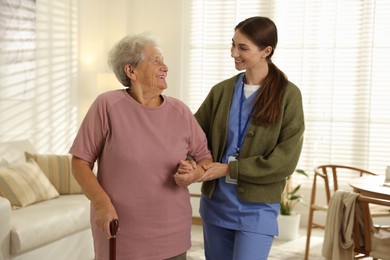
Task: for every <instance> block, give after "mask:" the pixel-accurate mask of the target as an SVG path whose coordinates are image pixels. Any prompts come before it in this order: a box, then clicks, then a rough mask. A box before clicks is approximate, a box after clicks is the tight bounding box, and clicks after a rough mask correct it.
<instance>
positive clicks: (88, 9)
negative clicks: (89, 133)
mask: <svg viewBox="0 0 390 260" xmlns="http://www.w3.org/2000/svg"><path fill="white" fill-rule="evenodd" d="M182 9H183V1H180V0H165V1H161V0H82V1H80V34H79V41H80V49H79V56H80V79H79V85H80V89H79V95H78V99H79V119H80V120H82V118H83V117H84V115H85V113H86V111H87V109H88V108H89V106H90V104H91V102H92V101H93V100H94V99H95V97H96V95H97V94H98V93H100V92H102V91H103V90H104V89H98V87H97V85H98V84H97V83H98V82H97V76H98V74H99V73H107V72H110V71H109V68H108V66H107V52H108V51H109V50H110V48H111V47H112V46H113V44H114V43H116V42H117V41H119V40H120V39H121V38H122V37H124V36H125V35H126V34H132V33H141V32H145V31H147V32H151V33H154V34H156V35H157V36H158V37H159V38H160V39H161V47H162V49H163V55H164V59H165V62H166V63H167V65H168V68H169V72H168V79H167V81H168V89H167V90H166V91H165V92H164V94H166V95H170V96H175V97H178V98H180V95H181V93H180V86H181V82H180V80H181V78H180V74H181V73H182V69H183V68H182V66H180V62H181V59H182V43H181V39H182V26H181V22H180V21H181V16H182V15H184V14H185V12H183V10H182ZM115 84H117V85H115V86H107V89H109V88H112V87H116V86H117V87H119V88H120V87H121V85H120V84H119V82H118V83H117V82H115Z"/></svg>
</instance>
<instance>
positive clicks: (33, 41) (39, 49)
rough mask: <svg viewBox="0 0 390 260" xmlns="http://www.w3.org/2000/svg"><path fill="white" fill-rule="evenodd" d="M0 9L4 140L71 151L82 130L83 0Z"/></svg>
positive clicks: (0, 2) (19, 1)
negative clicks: (78, 95)
mask: <svg viewBox="0 0 390 260" xmlns="http://www.w3.org/2000/svg"><path fill="white" fill-rule="evenodd" d="M0 7H1V8H0V48H1V52H0V58H1V59H0V100H1V105H0V136H1V137H2V138H9V139H29V140H30V141H31V142H32V143H34V147H36V149H40V148H41V147H44V148H45V149H50V151H51V152H61V153H64V152H68V151H67V147H69V146H70V144H71V142H72V139H73V136H74V133H75V131H76V130H77V119H76V117H77V113H76V112H77V111H76V107H75V106H74V100H72V98H74V96H73V95H72V91H73V90H75V89H76V86H77V85H76V84H77V76H78V75H77V74H78V52H77V51H78V38H77V37H78V36H77V35H78V0H64V1H50V0H0ZM7 136H8V137H7ZM64 149H66V150H64Z"/></svg>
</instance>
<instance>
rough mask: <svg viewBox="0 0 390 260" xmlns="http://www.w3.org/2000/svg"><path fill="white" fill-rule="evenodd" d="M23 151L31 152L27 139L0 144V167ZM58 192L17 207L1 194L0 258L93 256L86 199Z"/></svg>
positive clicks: (77, 259) (76, 259) (73, 259)
mask: <svg viewBox="0 0 390 260" xmlns="http://www.w3.org/2000/svg"><path fill="white" fill-rule="evenodd" d="M25 151H28V152H31V153H33V149H32V146H31V144H30V143H29V142H26V141H19V142H10V143H0V164H3V165H0V167H3V169H4V167H7V166H5V165H4V164H6V163H7V165H8V166H9V165H13V164H17V163H20V161H22V160H23V159H25V158H24V152H25ZM16 157H18V158H17V159H16V160H15V158H16ZM0 177H1V176H0ZM48 179H49V180H50V178H48ZM50 181H51V180H50ZM51 182H52V181H51ZM68 184H69V183H68ZM0 185H2V184H1V183H0ZM0 188H1V187H0ZM0 192H1V190H0ZM59 194H60V195H59V196H58V197H55V198H53V199H47V200H43V201H39V202H36V203H33V204H30V205H27V206H24V207H20V208H18V209H13V208H12V207H11V203H10V200H8V199H6V198H5V197H1V196H0V260H8V259H13V260H35V259H37V260H38V259H39V260H45V259H50V260H51V259H56V260H61V259H63V260H91V259H94V253H93V240H92V234H91V230H90V220H89V200H88V199H87V198H86V197H85V196H84V195H83V194H63V192H62V194H61V193H59Z"/></svg>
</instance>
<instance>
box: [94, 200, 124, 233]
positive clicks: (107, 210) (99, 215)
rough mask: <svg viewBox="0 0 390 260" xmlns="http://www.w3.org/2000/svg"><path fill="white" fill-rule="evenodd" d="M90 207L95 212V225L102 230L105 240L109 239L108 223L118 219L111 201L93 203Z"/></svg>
mask: <svg viewBox="0 0 390 260" xmlns="http://www.w3.org/2000/svg"><path fill="white" fill-rule="evenodd" d="M92 207H93V209H94V210H95V225H96V226H97V227H98V228H99V229H100V230H102V231H103V232H104V233H105V234H106V237H107V239H110V237H111V232H110V222H111V221H112V220H113V219H118V214H117V213H116V210H115V208H114V206H113V205H112V203H111V201H98V202H93V203H92Z"/></svg>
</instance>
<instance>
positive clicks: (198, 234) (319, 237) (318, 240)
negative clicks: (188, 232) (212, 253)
mask: <svg viewBox="0 0 390 260" xmlns="http://www.w3.org/2000/svg"><path fill="white" fill-rule="evenodd" d="M323 234H324V232H323V230H320V229H313V235H312V239H311V246H310V255H312V256H313V257H314V256H316V259H321V257H319V256H321V250H322V242H323ZM192 241H193V242H194V243H193V244H198V243H201V242H202V241H203V237H202V226H200V225H193V226H192ZM305 244H306V230H305V229H300V230H299V235H298V237H297V238H296V239H294V240H290V241H285V240H280V239H278V238H276V239H275V240H274V242H273V247H278V248H279V247H282V248H283V250H286V251H290V250H291V251H294V252H302V254H303V252H304V251H305ZM193 250H199V248H197V249H193ZM191 259H201V258H191Z"/></svg>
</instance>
